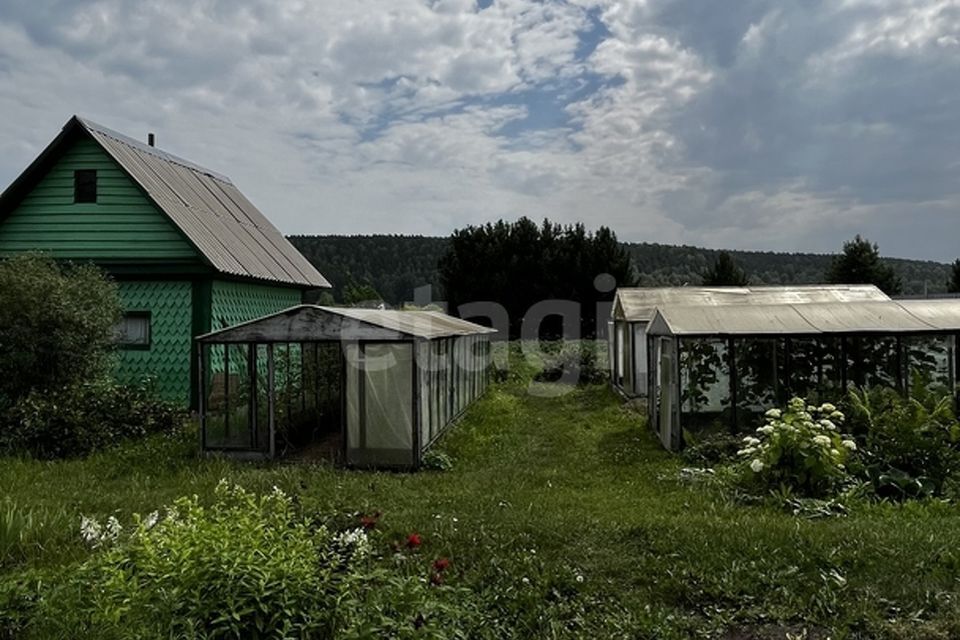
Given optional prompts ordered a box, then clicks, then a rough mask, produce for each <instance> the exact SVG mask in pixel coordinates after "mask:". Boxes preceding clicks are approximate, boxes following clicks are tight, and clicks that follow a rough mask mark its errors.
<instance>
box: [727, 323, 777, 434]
mask: <svg viewBox="0 0 960 640" xmlns="http://www.w3.org/2000/svg"><path fill="white" fill-rule="evenodd" d="M784 344H785V343H784V341H783V340H780V339H773V338H756V339H755V338H747V339H743V340H736V341H735V342H734V351H735V361H734V366H735V367H736V370H737V384H736V396H737V414H736V421H737V424H736V428H737V430H738V431H750V430H753V429H755V428H756V427H758V426H760V425H761V424H762V423H763V414H764V412H765V411H766V410H767V409H770V408H772V407H776V406H779V405H780V404H782V402H783V401H784V395H785V394H784V393H782V391H781V375H782V371H783V369H782V366H783V362H784Z"/></svg>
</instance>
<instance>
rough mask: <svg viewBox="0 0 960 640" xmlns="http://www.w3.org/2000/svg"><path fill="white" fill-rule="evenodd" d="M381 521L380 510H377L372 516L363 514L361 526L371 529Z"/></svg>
mask: <svg viewBox="0 0 960 640" xmlns="http://www.w3.org/2000/svg"><path fill="white" fill-rule="evenodd" d="M379 521H380V512H379V511H375V512H374V513H373V515H370V516H361V517H360V526H362V527H363V528H364V529H367V530H370V529H373V528H374V527H376V526H377V522H379Z"/></svg>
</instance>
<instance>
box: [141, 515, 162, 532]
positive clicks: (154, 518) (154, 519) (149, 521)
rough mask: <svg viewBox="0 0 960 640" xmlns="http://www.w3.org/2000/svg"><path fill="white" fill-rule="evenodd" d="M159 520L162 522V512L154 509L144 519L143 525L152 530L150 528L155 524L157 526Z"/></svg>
mask: <svg viewBox="0 0 960 640" xmlns="http://www.w3.org/2000/svg"><path fill="white" fill-rule="evenodd" d="M158 522H160V513H159V512H158V511H154V512H152V513H150V514H148V515H147V517H146V518H145V519H144V521H143V527H144V528H145V529H147V530H150V529H153V528H154V527H155V526H157V523H158Z"/></svg>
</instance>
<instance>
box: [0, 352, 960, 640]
mask: <svg viewBox="0 0 960 640" xmlns="http://www.w3.org/2000/svg"><path fill="white" fill-rule="evenodd" d="M511 347H512V349H511V351H512V352H513V357H514V358H515V359H519V358H521V357H522V352H521V350H520V348H519V345H511ZM498 350H500V351H502V352H504V353H498V354H496V355H497V356H498V357H500V356H501V355H504V354H505V352H506V351H507V349H504V348H503V345H498ZM534 373H535V371H533V369H532V367H531V366H530V364H529V362H528V361H527V360H526V359H523V365H522V366H521V367H519V368H514V369H511V374H510V376H508V378H507V382H505V383H502V384H499V385H495V386H493V387H492V388H491V389H490V390H489V392H488V393H487V394H486V395H485V396H484V397H483V398H481V399H480V400H479V401H478V402H477V403H476V404H475V405H473V406H472V407H471V408H470V409H469V410H468V412H467V413H466V415H465V416H464V418H463V419H462V421H461V422H460V423H459V424H458V425H457V427H456V428H455V429H453V430H452V431H451V432H450V433H449V434H448V435H447V436H446V437H445V438H444V440H443V441H442V442H441V443H440V445H441V450H442V451H443V452H444V453H445V454H446V455H447V456H448V457H449V459H450V460H451V461H452V462H453V464H452V467H451V468H449V469H448V470H447V471H445V472H443V473H420V474H397V473H370V472H356V471H348V470H342V469H336V468H333V467H329V466H326V465H318V466H309V465H281V464H277V465H272V464H267V465H251V464H249V463H241V462H236V463H233V462H228V461H225V460H222V459H216V458H213V459H211V458H201V457H197V456H196V455H195V450H196V449H195V447H196V445H195V441H193V442H194V444H193V445H192V446H191V445H190V443H191V440H190V439H180V440H173V439H169V438H159V437H150V438H146V439H143V440H139V441H131V442H128V443H126V444H124V445H122V446H120V447H118V448H115V449H111V450H108V451H101V452H97V453H94V454H92V455H91V456H89V457H87V458H85V459H81V460H68V461H57V462H38V461H33V460H26V459H14V458H5V459H3V460H2V461H0V492H2V493H3V494H5V495H7V496H8V498H7V499H8V500H9V503H10V504H12V505H15V509H16V511H17V512H18V513H20V514H23V513H26V512H32V513H34V514H35V516H34V518H33V522H34V523H40V522H44V523H49V525H50V526H51V527H52V528H48V527H47V526H46V525H42V526H41V525H38V524H27V521H28V519H27V518H24V517H22V515H21V516H15V517H13V518H10V522H11V523H12V524H11V525H10V527H11V528H12V529H16V528H18V527H21V526H22V527H24V528H25V530H28V531H33V532H34V533H31V534H30V535H29V536H27V537H25V538H24V539H29V540H35V541H38V542H37V543H27V544H25V545H19V546H17V547H16V550H15V551H13V552H11V553H9V554H8V555H7V556H6V557H4V558H3V559H2V562H3V564H2V568H0V630H2V631H0V637H4V633H5V634H6V637H16V638H27V639H28V640H29V639H30V638H47V637H57V636H58V635H60V636H61V637H70V638H74V637H84V636H86V637H107V638H109V637H111V635H112V637H124V634H127V635H128V636H132V635H134V634H136V633H137V631H138V630H139V629H141V628H142V629H144V630H145V631H143V632H141V633H140V635H138V636H137V637H150V634H151V633H153V634H154V635H157V634H158V633H159V634H161V635H163V637H170V636H171V635H175V634H176V631H177V630H179V631H182V633H181V635H182V636H189V635H190V633H191V632H192V631H191V626H190V625H191V624H193V625H195V627H196V626H197V625H199V624H200V623H201V621H202V622H203V624H208V625H210V626H209V627H208V629H213V628H214V625H220V626H219V628H221V629H223V630H224V631H225V632H226V633H225V634H224V635H225V637H237V636H240V637H254V636H255V633H254V630H256V629H257V628H259V629H261V630H263V633H262V634H261V637H271V634H274V636H273V637H276V635H279V633H280V632H281V631H283V630H286V632H287V634H288V636H290V637H296V633H297V631H296V630H297V629H306V628H307V627H306V626H305V625H307V624H308V622H307V621H306V620H305V617H306V616H307V615H309V616H316V617H317V618H316V619H321V618H322V620H323V621H324V624H333V625H339V626H335V628H336V629H338V631H337V632H336V633H334V637H412V636H414V635H416V637H420V635H427V637H430V635H429V634H430V633H431V632H433V631H435V630H437V629H439V631H438V632H436V633H435V636H436V637H454V638H456V637H470V638H516V637H531V638H541V637H550V638H583V637H591V636H593V637H603V638H608V637H609V638H658V639H660V638H667V639H670V638H691V637H700V638H785V637H788V636H787V634H790V637H799V638H803V637H806V638H827V637H843V638H864V639H865V638H890V639H894V638H897V639H902V638H952V637H957V635H958V634H960V623H958V620H960V605H958V602H960V587H958V585H960V556H958V555H957V553H956V552H955V550H956V549H958V548H960V526H958V525H960V509H958V507H957V506H956V504H955V503H953V502H949V501H943V500H908V501H903V502H891V501H886V500H850V501H848V502H846V503H845V504H844V505H843V506H842V507H840V506H838V505H837V503H836V501H831V500H830V499H823V498H821V499H818V500H816V501H814V500H813V499H807V498H802V497H800V496H793V497H791V498H790V499H789V500H783V501H780V502H779V503H775V502H774V501H753V502H751V503H749V504H744V502H743V501H741V500H737V499H731V494H730V492H728V491H726V490H724V489H722V488H720V487H719V486H718V484H719V482H718V481H717V478H715V477H712V478H711V477H709V474H699V475H698V474H687V476H688V477H682V476H681V473H680V471H681V467H682V465H683V464H684V463H683V462H682V461H681V460H679V459H678V458H677V457H676V456H674V455H672V454H670V453H668V452H666V451H664V450H663V449H662V448H661V447H660V445H659V444H658V443H657V441H656V439H655V438H654V437H653V436H652V435H651V434H649V433H648V432H647V430H646V429H645V428H644V426H643V425H642V419H641V418H640V417H639V416H638V415H637V414H636V413H635V412H633V411H632V410H628V409H626V408H625V407H623V406H622V404H621V402H620V401H619V399H618V398H617V397H616V396H615V395H614V394H612V393H611V392H610V391H609V390H608V389H607V388H606V387H605V386H604V385H585V386H580V387H576V388H567V389H566V391H567V393H562V394H554V395H552V396H549V397H548V396H547V395H546V394H534V393H529V390H530V388H531V385H546V384H549V383H546V382H533V383H532V382H531V378H532V376H533V375H534ZM804 410H805V411H806V407H804ZM830 413H832V412H830ZM850 413H851V417H850V419H849V420H848V421H846V422H845V426H843V427H842V428H839V429H838V433H844V432H847V431H853V430H854V428H855V427H854V423H855V420H856V419H855V418H854V417H853V416H852V412H850ZM811 415H812V414H811ZM781 417H782V416H781ZM837 426H838V427H839V426H840V425H837ZM855 438H856V439H857V442H858V451H857V452H855V454H859V453H861V449H862V448H863V447H860V446H859V444H860V438H861V436H860V435H855ZM741 446H742V445H741ZM841 446H842V443H841ZM745 458H746V456H744V459H745ZM751 460H752V459H751ZM224 478H226V480H227V483H226V485H224V486H223V487H221V489H220V492H221V494H220V496H218V495H217V491H218V490H217V487H218V485H220V483H221V480H222V479H224ZM235 485H236V486H239V487H242V488H243V492H242V493H237V494H234V491H236V489H235V488H234V486H235ZM274 487H277V488H278V489H279V491H281V492H282V495H283V497H282V498H280V497H279V496H280V494H278V493H277V492H276V491H275V489H274ZM224 491H226V492H227V495H224V494H223V492H224ZM194 495H196V496H199V497H198V498H193V497H192V496H194ZM184 496H186V497H187V498H186V499H185V500H182V499H181V498H182V497H184ZM178 500H180V503H179V504H181V505H183V506H182V507H178V510H177V513H178V515H177V518H176V519H175V520H173V521H167V520H165V519H164V518H165V516H166V514H167V511H166V510H165V509H164V505H171V504H175V503H177V501H178ZM784 504H787V505H788V508H787V509H784V508H783V507H784ZM155 510H157V511H158V514H157V523H156V524H155V525H154V526H153V527H150V528H149V530H148V531H147V532H146V533H145V534H144V535H140V534H135V533H134V532H137V531H139V529H140V528H141V527H142V528H145V529H146V528H147V527H146V525H147V524H148V523H149V522H152V520H153V518H152V517H150V514H151V513H152V512H153V511H155ZM198 510H202V511H198ZM188 512H190V513H195V515H191V516H187V514H188ZM134 513H140V514H144V516H143V519H142V521H141V524H138V523H137V519H136V518H134V517H133V515H132V514H134ZM82 516H85V517H87V518H88V519H89V520H88V522H87V525H86V528H85V530H86V531H87V532H88V534H87V536H86V538H87V540H89V543H88V542H85V541H84V536H83V535H82V534H81V530H80V525H81V517H82ZM111 517H113V518H116V524H112V523H111V520H110V518H111ZM93 521H96V524H97V525H99V526H98V527H97V526H93ZM165 522H166V524H164V523H165ZM175 523H179V524H175ZM178 527H180V528H178ZM358 528H362V529H363V530H364V531H365V532H366V536H367V540H368V542H369V545H370V553H369V555H368V556H367V559H366V560H364V561H362V562H356V563H355V562H354V560H352V559H351V560H348V561H347V564H348V565H349V568H348V569H347V570H348V571H349V575H350V576H352V577H351V578H350V580H353V579H354V578H356V579H357V580H361V583H360V587H359V588H354V589H351V590H350V591H349V592H344V591H343V590H342V589H341V588H340V586H338V585H340V584H341V583H340V582H338V580H341V579H346V575H348V574H344V573H339V574H336V575H337V576H338V577H337V578H335V579H333V581H332V582H331V581H327V582H320V580H321V578H323V576H332V575H334V574H335V572H333V573H323V572H325V571H327V570H328V569H331V567H332V566H333V564H336V563H331V562H328V561H327V560H329V559H331V558H338V557H340V555H339V553H340V552H339V551H337V550H336V549H335V547H334V541H335V540H339V539H343V540H346V538H345V536H347V534H349V533H351V532H355V531H356V530H357V529H358ZM111 532H116V534H114V533H111ZM354 535H355V534H354ZM11 537H13V536H11ZM114 537H115V539H116V541H115V542H114V541H113V539H114ZM134 538H136V539H134ZM94 541H101V542H98V543H97V545H96V546H94V545H93V544H92V543H93V542H94ZM294 551H295V552H296V553H294ZM264 554H266V555H268V556H269V558H266V557H264ZM301 556H302V557H301ZM304 558H308V559H309V562H307V561H306V560H304ZM351 558H352V556H351ZM325 559H326V560H325ZM302 560H303V561H302ZM314 560H317V561H316V562H314ZM307 565H309V567H308V566H307ZM338 566H339V565H338ZM205 572H209V573H210V574H213V575H210V577H209V578H207V577H204V576H207V573H205ZM221 573H223V575H221ZM251 575H255V576H256V579H253V578H250V576H251ZM323 579H326V578H323ZM82 580H85V581H87V582H86V584H89V585H91V586H90V587H88V588H87V589H86V591H85V592H82V593H81V592H80V591H79V589H80V585H81V581H82ZM198 584H204V585H208V586H209V590H207V591H203V592H202V593H198V591H197V588H198V587H197V585H198ZM321 584H323V585H326V587H327V588H329V591H326V590H317V589H316V588H317V587H318V585H321ZM93 585H96V587H97V588H96V589H94V588H92V586H93ZM279 585H282V586H283V588H284V594H281V593H275V592H274V587H279ZM305 585H310V586H311V587H312V588H313V589H314V592H313V593H310V592H309V590H308V589H305V588H304V586H305ZM175 590H176V593H179V594H182V595H184V597H183V598H177V597H175V596H174V595H173V594H174V593H175ZM328 593H339V594H341V595H342V596H343V597H344V600H343V607H342V608H340V607H339V606H338V607H336V608H331V606H330V605H329V602H330V601H329V599H327V597H326V594H328ZM285 594H286V595H285ZM187 596H189V597H187ZM287 597H289V598H292V599H293V600H291V604H290V611H289V612H288V613H285V614H284V615H283V616H277V617H276V618H270V615H272V612H276V611H277V609H281V610H282V609H283V608H284V607H283V606H280V605H278V604H277V603H278V602H280V603H281V605H282V599H283V598H287ZM301 598H307V599H309V602H310V603H311V604H312V605H313V608H311V609H309V611H308V610H304V609H302V608H301V606H300V604H299V603H301V602H302V600H300V599H301ZM278 599H280V600H278ZM259 602H263V603H267V605H268V608H269V609H270V612H268V614H264V617H263V618H262V619H261V620H260V621H259V622H258V621H257V620H256V617H255V616H251V615H249V614H247V613H244V610H245V609H246V608H249V607H250V606H254V607H255V608H256V605H253V604H251V603H259ZM134 605H136V606H134ZM141 605H142V606H141ZM229 611H235V612H237V613H239V614H240V620H239V621H238V620H237V619H236V617H234V616H228V618H229V619H224V620H223V621H222V622H217V623H215V622H213V621H214V620H217V618H218V617H220V616H223V615H224V613H226V612H229ZM332 611H336V619H335V620H333V621H332V622H331V618H330V617H329V615H330V614H331V612H332ZM118 613H119V617H111V616H116V615H117V614H118ZM168 615H169V616H170V617H166V618H164V619H163V620H162V621H161V618H162V617H163V616H168ZM324 616H326V617H324ZM231 620H232V621H233V622H231ZM271 620H272V621H271ZM68 621H69V622H70V624H71V627H70V628H65V626H66V624H67V623H68ZM313 621H314V620H313V618H311V621H310V622H309V624H313ZM124 622H126V623H127V624H126V625H125V626H124V625H123V623H124ZM231 624H236V625H238V626H240V627H242V628H241V629H240V630H239V631H238V630H237V629H235V628H232V627H231ZM258 624H263V625H264V626H261V627H257V625H258ZM298 625H299V626H298ZM268 627H269V630H268ZM312 628H316V627H312ZM327 628H329V627H327ZM208 629H197V631H198V633H197V634H196V635H198V636H201V637H202V635H203V633H200V632H208ZM321 637H322V636H321Z"/></svg>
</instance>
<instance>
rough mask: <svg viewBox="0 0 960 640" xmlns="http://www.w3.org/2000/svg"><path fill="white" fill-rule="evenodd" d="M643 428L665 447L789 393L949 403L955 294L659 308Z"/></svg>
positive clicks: (754, 417) (751, 418) (754, 421)
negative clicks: (930, 396) (937, 397)
mask: <svg viewBox="0 0 960 640" xmlns="http://www.w3.org/2000/svg"><path fill="white" fill-rule="evenodd" d="M646 333H647V336H648V338H647V340H648V349H647V353H648V363H647V364H648V367H649V371H650V375H649V377H648V391H647V393H648V403H647V407H648V409H647V411H648V418H649V424H650V425H651V427H652V428H653V429H654V430H655V431H656V432H657V434H658V436H659V437H660V440H661V442H662V443H663V445H664V446H665V447H667V448H668V449H671V450H676V449H679V448H681V447H682V446H683V445H684V444H686V440H688V439H689V438H691V437H693V438H696V437H697V435H698V434H702V433H709V432H716V431H729V432H732V433H735V432H738V431H743V430H749V429H752V428H755V427H757V426H759V425H760V424H761V423H762V421H763V414H764V412H765V411H766V410H767V409H770V408H772V407H776V406H781V405H783V404H784V403H785V402H786V401H787V400H788V399H789V397H792V396H803V397H808V398H809V399H811V400H813V401H816V402H823V401H835V400H837V399H839V398H842V397H843V396H845V394H846V390H847V389H848V388H850V387H851V386H858V387H859V386H874V385H883V386H890V387H893V388H895V389H897V390H899V391H901V392H902V393H907V392H909V391H911V384H913V380H914V379H916V380H917V383H918V384H923V385H925V386H929V387H930V388H934V387H936V388H938V389H940V390H942V391H943V392H945V393H950V394H952V395H953V396H954V400H955V402H956V401H957V395H956V376H957V371H958V370H960V361H958V357H960V351H958V349H957V340H958V335H960V300H958V299H940V300H899V301H892V300H888V301H886V302H881V301H861V302H847V303H836V302H834V303H809V304H779V305H750V306H714V307H698V306H665V307H662V308H659V309H658V310H657V312H656V314H655V316H654V319H653V320H652V321H651V322H650V324H649V326H648V327H647V329H646Z"/></svg>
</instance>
